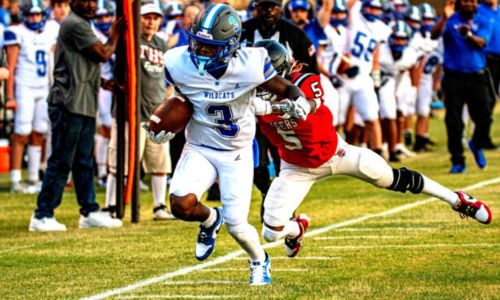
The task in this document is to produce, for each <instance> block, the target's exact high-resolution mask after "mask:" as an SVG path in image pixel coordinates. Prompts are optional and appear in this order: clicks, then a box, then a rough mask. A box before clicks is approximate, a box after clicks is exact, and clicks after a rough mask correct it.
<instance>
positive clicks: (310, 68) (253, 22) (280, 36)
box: [241, 0, 319, 74]
mask: <svg viewBox="0 0 500 300" xmlns="http://www.w3.org/2000/svg"><path fill="white" fill-rule="evenodd" d="M282 5H283V2H282V0H256V9H257V16H256V17H255V18H252V19H250V20H248V21H246V22H244V23H243V33H242V35H241V41H242V42H244V41H245V40H246V41H247V42H248V43H250V44H253V43H255V42H258V41H260V40H263V39H273V40H276V41H279V42H280V44H282V45H284V46H285V47H287V49H289V51H290V52H291V54H292V56H293V58H294V59H295V60H296V61H297V62H299V63H303V64H304V67H303V69H302V71H303V72H311V73H315V74H318V73H319V71H318V63H317V61H316V48H315V47H314V45H313V44H312V42H311V39H309V37H308V36H307V34H306V33H305V32H304V31H303V30H302V29H301V28H300V27H298V26H297V25H295V24H294V23H293V22H291V21H289V20H287V19H286V18H284V17H283V16H282Z"/></svg>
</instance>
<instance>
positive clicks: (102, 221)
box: [80, 211, 122, 228]
mask: <svg viewBox="0 0 500 300" xmlns="http://www.w3.org/2000/svg"><path fill="white" fill-rule="evenodd" d="M121 226H122V221H121V220H120V219H113V218H112V217H111V216H110V215H109V214H108V213H105V212H100V211H96V212H91V213H89V215H88V216H87V217H85V216H83V215H81V216H80V228H93V227H101V228H116V227H121Z"/></svg>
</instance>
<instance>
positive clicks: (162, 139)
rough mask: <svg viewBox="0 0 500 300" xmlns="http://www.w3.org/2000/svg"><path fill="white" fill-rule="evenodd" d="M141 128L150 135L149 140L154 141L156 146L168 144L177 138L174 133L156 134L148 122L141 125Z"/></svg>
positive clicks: (161, 132) (163, 132)
mask: <svg viewBox="0 0 500 300" xmlns="http://www.w3.org/2000/svg"><path fill="white" fill-rule="evenodd" d="M141 127H142V128H143V129H144V130H146V134H147V135H148V137H149V139H150V140H152V141H153V142H154V143H156V144H165V143H166V142H168V141H170V140H171V139H173V138H174V137H175V133H172V132H166V131H165V130H162V131H160V132H158V133H156V134H155V133H154V132H153V131H152V130H151V129H150V128H149V126H148V124H147V123H146V122H142V123H141Z"/></svg>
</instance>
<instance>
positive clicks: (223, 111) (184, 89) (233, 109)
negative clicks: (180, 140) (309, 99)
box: [165, 46, 276, 150]
mask: <svg viewBox="0 0 500 300" xmlns="http://www.w3.org/2000/svg"><path fill="white" fill-rule="evenodd" d="M165 68H166V75H167V80H168V81H169V82H170V83H171V84H172V85H174V86H175V89H176V91H177V93H180V94H181V95H183V96H184V97H186V98H187V99H188V100H189V101H190V102H191V103H192V104H193V110H194V111H193V116H192V118H191V121H190V122H189V123H188V125H187V127H186V140H187V141H188V142H189V143H191V144H194V145H202V146H206V147H210V148H215V149H221V150H236V149H240V148H243V147H246V146H249V145H251V144H252V140H253V137H254V135H255V111H254V108H253V104H252V103H253V102H252V99H253V97H254V94H255V88H256V87H257V86H259V85H261V84H262V83H264V82H266V81H267V80H269V79H271V78H272V77H274V76H276V71H275V70H274V68H273V66H272V63H271V60H270V58H269V56H268V55H267V51H266V50H265V49H264V48H242V49H239V50H238V52H237V55H236V57H232V58H231V59H230V62H229V64H228V67H227V70H226V72H225V74H224V75H223V76H222V77H221V78H219V79H216V78H214V77H213V76H212V75H210V74H209V73H206V74H205V75H200V74H199V73H198V70H197V68H196V66H195V65H194V63H193V61H192V60H191V59H190V57H189V51H188V48H187V46H183V47H177V48H173V49H171V50H169V51H167V53H166V55H165Z"/></svg>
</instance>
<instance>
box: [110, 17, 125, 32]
mask: <svg viewBox="0 0 500 300" xmlns="http://www.w3.org/2000/svg"><path fill="white" fill-rule="evenodd" d="M126 30H127V19H125V17H123V16H122V17H119V18H118V19H116V20H114V21H113V23H111V29H110V31H109V32H110V34H112V33H113V32H116V31H117V32H118V33H119V34H120V35H122V34H123V33H125V31H126Z"/></svg>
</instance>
